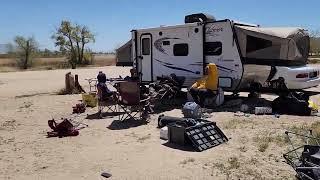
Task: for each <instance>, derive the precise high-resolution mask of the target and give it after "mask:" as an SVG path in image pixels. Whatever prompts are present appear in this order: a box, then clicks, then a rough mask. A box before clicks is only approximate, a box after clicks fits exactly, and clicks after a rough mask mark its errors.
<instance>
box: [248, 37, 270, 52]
mask: <svg viewBox="0 0 320 180" xmlns="http://www.w3.org/2000/svg"><path fill="white" fill-rule="evenodd" d="M271 46H272V41H269V40H266V39H261V38H258V37H254V36H247V49H246V52H247V53H250V52H253V51H258V50H260V49H265V48H268V47H271Z"/></svg>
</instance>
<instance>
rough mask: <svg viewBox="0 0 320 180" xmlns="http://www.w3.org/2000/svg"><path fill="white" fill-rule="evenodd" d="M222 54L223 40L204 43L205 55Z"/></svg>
mask: <svg viewBox="0 0 320 180" xmlns="http://www.w3.org/2000/svg"><path fill="white" fill-rule="evenodd" d="M221 54H222V43H221V42H206V43H205V44H204V55H208V56H219V55H221Z"/></svg>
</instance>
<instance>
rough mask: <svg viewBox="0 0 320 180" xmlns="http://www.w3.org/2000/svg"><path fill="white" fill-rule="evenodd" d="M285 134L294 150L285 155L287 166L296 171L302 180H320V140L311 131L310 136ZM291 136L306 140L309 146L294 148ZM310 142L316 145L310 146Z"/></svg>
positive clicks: (293, 133)
mask: <svg viewBox="0 0 320 180" xmlns="http://www.w3.org/2000/svg"><path fill="white" fill-rule="evenodd" d="M285 133H286V135H287V139H288V141H289V143H290V144H291V146H292V148H293V150H291V151H289V152H287V153H285V154H283V157H284V159H285V160H286V162H287V164H289V165H290V166H291V167H292V168H293V169H294V170H295V171H296V173H297V174H296V177H297V178H298V179H301V180H305V179H306V180H318V179H319V178H320V146H319V139H318V138H316V137H314V136H313V135H312V131H310V135H303V134H298V133H295V132H288V131H287V132H285ZM289 134H292V135H295V136H298V137H301V138H303V139H306V140H307V144H305V145H302V146H299V147H294V145H293V142H292V141H291V138H290V136H289ZM310 142H311V143H312V144H316V145H310V144H309V143H310Z"/></svg>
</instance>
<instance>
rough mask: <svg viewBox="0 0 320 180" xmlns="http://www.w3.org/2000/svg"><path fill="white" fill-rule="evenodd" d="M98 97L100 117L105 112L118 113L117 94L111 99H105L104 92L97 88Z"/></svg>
mask: <svg viewBox="0 0 320 180" xmlns="http://www.w3.org/2000/svg"><path fill="white" fill-rule="evenodd" d="M97 97H98V113H99V115H100V117H101V116H102V113H103V110H104V109H106V112H109V113H117V97H116V93H114V95H112V96H110V97H103V96H102V91H101V90H100V89H99V87H97Z"/></svg>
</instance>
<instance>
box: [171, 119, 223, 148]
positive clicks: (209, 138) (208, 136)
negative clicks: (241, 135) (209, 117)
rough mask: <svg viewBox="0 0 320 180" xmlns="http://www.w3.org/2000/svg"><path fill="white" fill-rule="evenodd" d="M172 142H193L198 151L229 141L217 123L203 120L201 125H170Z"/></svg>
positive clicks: (184, 143)
mask: <svg viewBox="0 0 320 180" xmlns="http://www.w3.org/2000/svg"><path fill="white" fill-rule="evenodd" d="M168 139H169V142H170V143H175V144H179V145H187V144H192V145H193V147H195V148H196V150H197V151H204V150H206V149H210V148H212V147H215V146H218V145H220V144H222V143H224V142H227V141H228V138H227V137H226V136H225V135H224V133H223V132H222V131H221V130H220V129H219V127H217V126H216V123H214V122H210V121H206V120H202V121H201V123H200V124H199V125H196V126H190V127H185V126H182V125H179V124H169V125H168Z"/></svg>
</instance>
